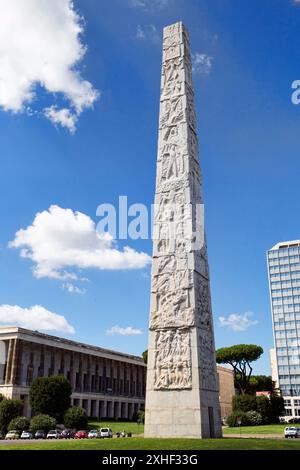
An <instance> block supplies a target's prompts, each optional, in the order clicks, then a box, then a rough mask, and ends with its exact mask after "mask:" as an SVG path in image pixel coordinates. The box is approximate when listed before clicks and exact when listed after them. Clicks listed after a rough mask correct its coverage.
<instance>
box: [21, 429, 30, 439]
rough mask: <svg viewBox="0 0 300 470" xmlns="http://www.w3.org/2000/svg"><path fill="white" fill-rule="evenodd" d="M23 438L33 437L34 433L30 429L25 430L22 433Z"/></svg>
mask: <svg viewBox="0 0 300 470" xmlns="http://www.w3.org/2000/svg"><path fill="white" fill-rule="evenodd" d="M21 439H32V433H31V432H29V431H23V432H22V434H21Z"/></svg>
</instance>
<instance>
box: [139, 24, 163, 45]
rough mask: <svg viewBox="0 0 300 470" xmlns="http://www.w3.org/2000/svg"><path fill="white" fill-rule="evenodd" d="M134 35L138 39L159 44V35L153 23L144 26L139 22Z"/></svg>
mask: <svg viewBox="0 0 300 470" xmlns="http://www.w3.org/2000/svg"><path fill="white" fill-rule="evenodd" d="M135 37H136V39H138V40H140V41H147V42H151V43H152V44H160V42H161V36H160V34H159V32H158V30H157V28H156V26H155V25H154V24H148V25H144V26H141V25H140V24H139V25H138V26H137V29H136V35H135Z"/></svg>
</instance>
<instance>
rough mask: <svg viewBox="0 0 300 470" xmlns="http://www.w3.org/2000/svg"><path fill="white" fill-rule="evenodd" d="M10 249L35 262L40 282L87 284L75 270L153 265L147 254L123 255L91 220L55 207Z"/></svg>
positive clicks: (40, 214) (127, 251)
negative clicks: (77, 281) (44, 280)
mask: <svg viewBox="0 0 300 470" xmlns="http://www.w3.org/2000/svg"><path fill="white" fill-rule="evenodd" d="M9 247H10V248H17V249H20V256H21V257H22V258H27V259H30V260H32V261H33V263H34V269H33V273H34V276H35V277H36V278H38V279H40V278H50V279H60V280H64V281H68V282H69V281H74V280H86V279H80V278H79V277H78V275H77V273H76V272H75V271H74V269H89V268H94V269H102V270H104V269H106V270H121V269H140V268H144V267H145V266H147V265H149V264H150V263H151V258H150V256H149V255H147V254H146V253H143V252H137V251H135V250H133V249H132V248H129V247H125V248H124V249H123V251H121V250H119V249H118V247H117V246H116V244H115V243H114V241H113V239H112V237H111V236H110V235H108V234H106V235H102V236H100V235H99V234H98V233H97V231H96V226H95V222H94V221H93V220H92V219H91V218H90V217H89V216H87V215H85V214H83V213H81V212H73V211H72V210H71V209H62V208H61V207H59V206H55V205H54V206H51V207H50V208H49V209H48V210H45V211H43V212H38V213H37V214H36V216H35V218H34V221H33V223H32V225H30V226H29V227H27V228H26V229H21V230H19V231H18V232H17V233H16V234H15V239H14V240H13V241H11V242H10V243H9Z"/></svg>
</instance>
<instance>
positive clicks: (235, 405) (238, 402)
mask: <svg viewBox="0 0 300 470" xmlns="http://www.w3.org/2000/svg"><path fill="white" fill-rule="evenodd" d="M232 410H233V411H243V413H247V411H257V403H256V396H255V395H234V396H233V397H232Z"/></svg>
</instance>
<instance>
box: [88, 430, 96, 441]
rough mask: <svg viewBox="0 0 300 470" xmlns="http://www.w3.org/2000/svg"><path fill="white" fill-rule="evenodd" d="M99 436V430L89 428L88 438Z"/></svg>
mask: <svg viewBox="0 0 300 470" xmlns="http://www.w3.org/2000/svg"><path fill="white" fill-rule="evenodd" d="M98 437H99V432H98V430H97V429H91V430H90V432H89V434H88V438H89V439H97V438H98Z"/></svg>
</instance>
